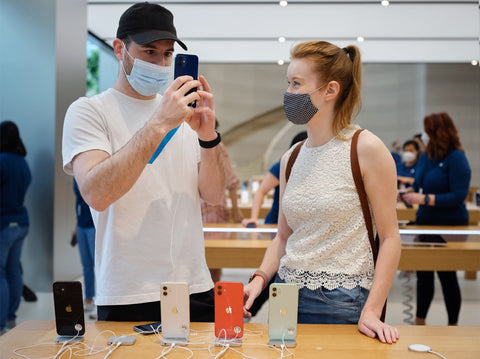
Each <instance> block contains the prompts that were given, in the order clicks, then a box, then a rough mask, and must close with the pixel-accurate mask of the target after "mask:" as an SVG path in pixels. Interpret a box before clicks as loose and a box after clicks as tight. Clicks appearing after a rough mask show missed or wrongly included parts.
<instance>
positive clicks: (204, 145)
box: [198, 130, 222, 148]
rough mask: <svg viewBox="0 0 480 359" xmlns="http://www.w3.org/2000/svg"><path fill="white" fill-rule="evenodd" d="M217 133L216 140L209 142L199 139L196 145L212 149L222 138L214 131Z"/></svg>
mask: <svg viewBox="0 0 480 359" xmlns="http://www.w3.org/2000/svg"><path fill="white" fill-rule="evenodd" d="M215 132H216V133H217V138H216V139H214V140H211V141H202V140H201V139H198V143H199V144H200V147H203V148H213V147H215V146H216V145H218V144H219V143H220V142H221V141H222V137H221V136H220V132H218V131H216V130H215Z"/></svg>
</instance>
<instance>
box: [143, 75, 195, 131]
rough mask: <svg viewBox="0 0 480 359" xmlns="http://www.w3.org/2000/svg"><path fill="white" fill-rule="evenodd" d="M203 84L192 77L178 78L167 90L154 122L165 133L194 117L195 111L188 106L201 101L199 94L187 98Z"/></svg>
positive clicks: (156, 111) (154, 116) (153, 118)
mask: <svg viewBox="0 0 480 359" xmlns="http://www.w3.org/2000/svg"><path fill="white" fill-rule="evenodd" d="M200 85H201V82H200V81H198V80H194V79H193V78H192V77H191V76H181V77H178V78H176V79H175V80H174V81H173V82H172V84H171V85H170V86H169V87H168V88H167V89H166V90H165V93H164V94H163V97H162V100H161V102H160V105H159V106H158V107H157V109H156V110H155V112H154V114H153V116H152V120H153V121H155V122H156V123H158V125H160V126H161V127H162V128H163V130H165V132H168V131H170V130H171V129H173V128H175V127H177V126H179V125H180V124H181V123H182V122H183V121H186V120H188V119H189V118H190V117H192V115H193V113H194V109H193V108H192V107H190V106H188V104H189V103H190V102H193V101H198V100H200V96H199V95H198V94H197V92H192V93H190V94H189V95H188V96H185V95H186V93H187V92H189V91H190V90H192V89H193V88H195V87H199V86H200Z"/></svg>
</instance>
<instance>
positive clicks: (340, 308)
mask: <svg viewBox="0 0 480 359" xmlns="http://www.w3.org/2000/svg"><path fill="white" fill-rule="evenodd" d="M275 282H277V283H285V282H284V281H283V280H282V279H280V278H279V277H278V276H277V278H276V279H275ZM368 294H369V290H367V289H365V288H361V287H359V286H357V287H355V288H353V289H345V288H342V287H339V288H337V289H334V290H328V289H326V288H324V287H320V288H318V289H316V290H311V289H308V288H307V287H303V288H301V289H300V290H299V293H298V323H304V324H357V323H358V320H359V319H360V314H361V312H362V309H363V306H364V305H365V302H366V301H367V297H368Z"/></svg>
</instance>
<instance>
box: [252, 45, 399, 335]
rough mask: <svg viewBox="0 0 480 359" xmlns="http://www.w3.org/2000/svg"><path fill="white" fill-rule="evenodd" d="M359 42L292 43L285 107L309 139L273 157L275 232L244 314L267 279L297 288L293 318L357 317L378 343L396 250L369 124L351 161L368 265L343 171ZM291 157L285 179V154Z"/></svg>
mask: <svg viewBox="0 0 480 359" xmlns="http://www.w3.org/2000/svg"><path fill="white" fill-rule="evenodd" d="M361 72H362V70H361V61H360V51H359V49H358V48H357V47H356V46H354V45H350V46H347V47H346V48H343V49H342V48H339V47H337V46H335V45H333V44H331V43H328V42H325V41H310V42H305V43H300V44H298V45H296V46H295V47H294V48H293V50H292V53H291V62H290V65H289V66H288V70H287V78H288V82H289V86H288V89H287V91H286V92H285V94H284V110H285V114H286V116H287V118H288V119H289V120H290V121H291V122H293V123H294V124H305V125H306V127H307V133H308V138H307V140H306V141H305V142H301V143H299V144H297V145H296V146H293V147H292V149H290V150H289V151H287V152H286V153H285V154H284V156H283V157H282V160H281V170H280V211H279V216H278V231H277V235H276V236H275V238H274V239H273V240H272V241H271V243H270V245H269V247H268V249H267V251H266V253H265V256H264V259H263V261H262V264H261V266H260V268H259V269H258V270H257V271H255V272H254V273H253V274H252V276H251V277H250V278H251V280H250V283H249V284H248V285H246V286H245V288H244V291H245V298H246V300H245V307H244V314H245V316H246V317H249V316H250V313H249V309H250V307H251V305H252V303H253V301H254V300H255V298H256V297H257V296H258V295H259V294H260V293H261V291H262V289H264V288H265V286H266V285H267V283H268V282H269V281H270V279H271V278H272V276H273V275H274V274H275V273H277V272H278V274H277V276H276V279H275V282H280V283H282V282H286V283H295V284H297V286H298V287H299V306H298V322H299V323H323V324H347V323H348V324H357V325H358V329H359V331H360V332H361V333H363V334H365V335H367V336H369V337H372V338H373V337H378V338H379V340H380V341H382V342H384V343H393V342H396V340H397V339H398V330H397V329H396V328H394V327H391V326H390V325H388V324H386V323H384V322H382V321H381V319H380V318H381V313H382V309H383V307H384V303H385V300H386V298H387V295H388V292H389V289H390V287H391V284H392V282H393V280H394V277H395V273H396V270H397V267H398V262H399V259H400V250H401V248H400V234H399V230H398V224H397V217H396V209H395V206H396V193H397V189H396V187H397V186H396V184H397V179H396V169H395V163H394V161H393V159H392V156H391V154H390V151H389V150H388V148H387V147H386V146H385V145H384V144H383V143H382V141H381V140H380V139H379V138H378V137H377V136H375V135H374V134H373V133H371V132H369V131H365V130H364V131H362V132H361V133H360V135H359V136H358V145H357V146H356V147H355V148H356V149H357V151H358V160H359V165H360V172H361V176H362V177H363V182H364V185H365V190H366V195H367V197H368V202H369V203H370V206H371V210H372V214H373V218H374V222H375V226H376V230H377V232H378V237H379V241H380V247H379V251H378V260H377V262H376V267H375V266H374V259H373V255H372V247H371V245H370V241H369V236H368V232H367V227H366V222H365V220H364V216H363V212H362V207H361V204H360V199H359V195H358V193H357V190H356V186H355V183H354V178H353V175H352V169H351V162H350V150H351V142H352V138H353V136H354V133H356V131H357V130H358V129H359V127H358V126H357V125H355V124H354V123H353V120H354V117H355V116H356V115H357V114H358V112H359V110H360V107H361V97H360V92H361ZM297 148H298V149H299V152H298V157H297V158H296V160H295V162H294V164H293V166H292V167H291V174H290V177H289V179H288V182H287V181H286V168H287V163H288V159H289V158H290V156H291V154H292V152H293V151H294V150H295V149H297Z"/></svg>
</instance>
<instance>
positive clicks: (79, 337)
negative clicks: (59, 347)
mask: <svg viewBox="0 0 480 359" xmlns="http://www.w3.org/2000/svg"><path fill="white" fill-rule="evenodd" d="M83 338H84V337H83V335H59V336H58V337H56V338H55V344H62V343H65V342H69V341H72V342H81V341H83Z"/></svg>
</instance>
